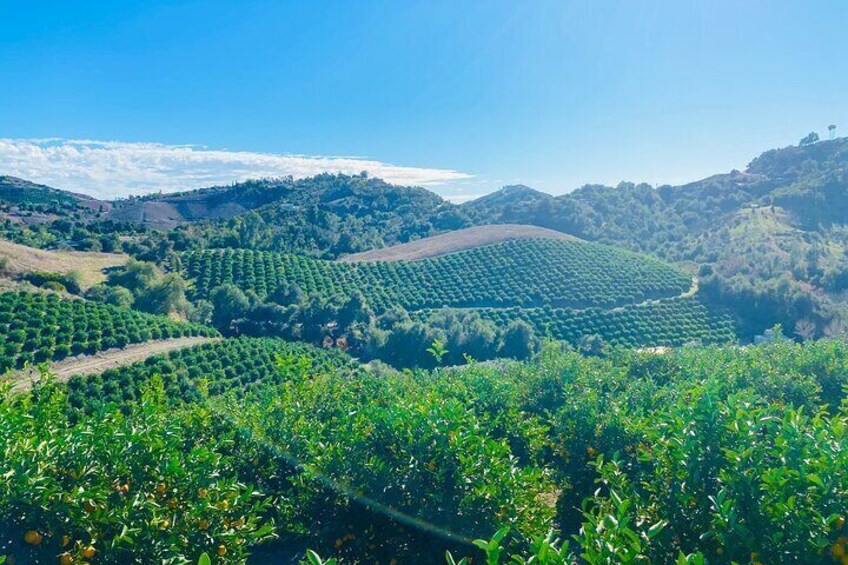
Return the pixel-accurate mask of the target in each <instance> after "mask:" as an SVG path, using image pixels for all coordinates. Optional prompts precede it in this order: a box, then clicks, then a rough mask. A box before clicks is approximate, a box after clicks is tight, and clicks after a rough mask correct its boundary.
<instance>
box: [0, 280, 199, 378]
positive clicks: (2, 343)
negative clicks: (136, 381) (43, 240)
mask: <svg viewBox="0 0 848 565" xmlns="http://www.w3.org/2000/svg"><path fill="white" fill-rule="evenodd" d="M215 334H216V332H215V331H214V330H213V329H211V328H209V327H205V326H201V325H197V324H187V323H182V322H175V321H173V320H170V319H168V318H166V317H165V316H154V315H151V314H144V313H141V312H137V311H135V310H130V309H127V308H118V307H115V306H110V305H107V304H101V303H97V302H89V301H87V300H78V299H68V298H61V297H59V296H58V295H56V294H44V293H30V292H3V293H0V374H2V373H5V372H6V371H7V370H9V369H22V368H24V366H25V365H27V364H39V363H43V362H45V361H60V360H62V359H65V358H66V357H70V356H72V355H81V354H88V355H90V354H94V353H97V352H99V351H105V350H108V349H113V348H116V347H124V346H125V345H128V344H133V343H142V342H145V341H150V340H158V339H163V338H169V337H183V336H212V335H215Z"/></svg>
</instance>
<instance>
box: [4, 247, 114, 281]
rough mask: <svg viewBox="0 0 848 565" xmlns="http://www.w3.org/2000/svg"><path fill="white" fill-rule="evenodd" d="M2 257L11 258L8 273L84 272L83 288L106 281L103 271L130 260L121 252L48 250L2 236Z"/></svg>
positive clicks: (7, 268) (82, 273)
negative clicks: (21, 243) (19, 243)
mask: <svg viewBox="0 0 848 565" xmlns="http://www.w3.org/2000/svg"><path fill="white" fill-rule="evenodd" d="M0 257H5V258H6V259H8V265H7V266H6V274H9V275H20V274H22V273H30V272H34V271H38V272H47V273H67V272H69V271H77V272H79V273H80V274H81V275H82V280H81V281H80V282H81V284H82V286H83V287H89V286H92V285H95V284H97V283H100V282H103V281H104V280H105V278H106V276H105V275H104V274H103V271H104V269H108V268H110V267H117V266H120V265H123V264H125V263H126V262H127V256H126V255H123V254H120V253H89V252H82V251H45V250H44V249H36V248H34V247H27V246H25V245H18V244H17V243H12V242H11V241H7V240H4V239H0Z"/></svg>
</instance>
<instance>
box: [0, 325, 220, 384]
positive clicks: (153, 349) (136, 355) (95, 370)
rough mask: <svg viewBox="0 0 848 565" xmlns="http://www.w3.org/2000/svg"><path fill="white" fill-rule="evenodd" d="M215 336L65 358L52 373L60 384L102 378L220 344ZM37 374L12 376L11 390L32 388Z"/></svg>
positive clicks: (14, 374)
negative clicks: (112, 371) (164, 356)
mask: <svg viewBox="0 0 848 565" xmlns="http://www.w3.org/2000/svg"><path fill="white" fill-rule="evenodd" d="M219 339H220V338H215V337H176V338H172V339H159V340H152V341H146V342H144V343H136V344H133V345H128V346H126V347H124V348H123V349H109V350H107V351H101V352H99V353H95V354H94V355H83V356H79V357H70V358H68V359H62V360H61V361H57V362H55V363H53V364H52V365H51V366H50V372H51V373H53V374H54V375H56V379H57V380H59V381H67V380H68V379H70V378H71V377H74V376H76V375H99V374H100V373H103V372H104V371H106V370H108V369H114V368H115V367H124V366H126V365H132V364H133V363H137V362H139V361H144V360H145V359H147V358H148V357H152V356H153V355H160V354H162V353H168V352H169V351H174V350H176V349H182V348H184V347H192V346H195V345H200V344H202V343H209V342H212V341H217V340H219ZM37 375H38V371H36V370H33V369H29V370H27V371H19V372H17V373H12V375H11V377H10V378H9V377H7V379H8V380H11V381H13V382H15V385H14V386H13V387H12V390H14V391H24V390H29V389H30V388H31V387H32V381H33V378H35V377H36V376H37Z"/></svg>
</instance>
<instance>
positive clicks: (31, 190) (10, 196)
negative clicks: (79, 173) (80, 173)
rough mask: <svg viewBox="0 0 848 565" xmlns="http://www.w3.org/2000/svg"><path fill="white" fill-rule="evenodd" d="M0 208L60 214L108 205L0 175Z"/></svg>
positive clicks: (93, 199) (83, 196) (93, 209)
mask: <svg viewBox="0 0 848 565" xmlns="http://www.w3.org/2000/svg"><path fill="white" fill-rule="evenodd" d="M0 206H3V207H6V211H7V212H8V211H9V209H10V208H11V209H14V210H17V211H30V212H32V211H36V212H46V213H55V214H61V213H63V212H64V213H67V212H71V211H76V210H88V211H97V210H99V209H100V208H101V206H105V207H108V206H109V204H108V203H104V202H102V201H100V200H97V199H96V198H92V197H90V196H86V195H85V194H78V193H74V192H68V191H65V190H60V189H56V188H52V187H49V186H45V185H43V184H36V183H34V182H30V181H28V180H24V179H20V178H16V177H11V176H2V175H0Z"/></svg>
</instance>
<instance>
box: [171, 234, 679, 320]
mask: <svg viewBox="0 0 848 565" xmlns="http://www.w3.org/2000/svg"><path fill="white" fill-rule="evenodd" d="M181 262H182V265H183V268H184V270H185V272H186V273H187V275H188V276H189V277H190V278H192V279H194V280H195V284H196V290H197V292H198V294H199V295H200V296H206V295H208V293H209V292H210V291H211V290H212V289H213V288H215V287H218V286H220V285H222V284H236V285H237V286H239V287H240V288H242V289H243V290H253V291H254V292H256V293H257V294H258V295H260V296H263V297H264V296H267V295H271V294H273V293H274V292H276V291H278V290H279V289H285V288H287V287H288V286H290V285H296V286H298V287H300V288H301V289H302V290H303V291H304V292H306V293H313V292H314V293H319V294H322V295H325V296H329V295H342V296H346V295H349V294H350V293H351V292H353V291H354V290H358V291H360V292H362V293H364V294H365V295H366V298H367V300H368V303H369V304H371V305H372V307H373V308H375V310H378V311H382V310H385V309H388V308H390V307H391V306H394V305H398V306H402V307H403V308H405V309H407V310H417V309H421V308H433V307H442V306H451V307H483V306H494V307H505V306H520V307H529V306H542V305H552V306H570V307H581V308H583V307H589V306H594V307H599V308H609V307H612V306H617V305H622V304H632V303H637V302H641V301H644V300H646V299H662V298H669V297H672V296H676V295H679V294H681V293H683V292H685V291H686V290H687V289H688V288H689V287H690V284H691V278H690V277H689V276H688V275H687V274H686V273H684V272H683V271H681V270H679V269H677V268H675V267H672V266H670V265H667V264H665V263H662V262H661V261H659V260H656V259H653V258H649V257H645V256H640V255H637V254H634V253H630V252H627V251H623V250H619V249H615V248H612V247H608V246H604V245H599V244H594V243H588V242H576V241H563V240H547V239H526V240H519V241H507V242H504V243H500V244H495V245H489V246H483V247H478V248H475V249H471V250H467V251H462V252H459V253H453V254H449V255H445V256H442V257H436V258H432V259H426V260H422V261H414V262H409V261H384V262H364V263H340V262H332V261H321V260H316V259H312V258H308V257H299V256H296V255H286V254H280V253H272V252H266V251H252V250H246V249H226V250H206V251H197V252H190V253H186V254H185V255H183V256H182V259H181Z"/></svg>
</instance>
